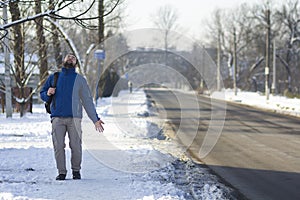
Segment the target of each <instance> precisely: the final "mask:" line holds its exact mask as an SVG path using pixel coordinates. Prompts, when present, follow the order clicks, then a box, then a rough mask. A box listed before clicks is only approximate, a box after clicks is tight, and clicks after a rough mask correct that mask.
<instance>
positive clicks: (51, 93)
mask: <svg viewBox="0 0 300 200" xmlns="http://www.w3.org/2000/svg"><path fill="white" fill-rule="evenodd" d="M54 94H55V88H52V87H50V88H49V89H48V91H47V95H48V96H51V95H54Z"/></svg>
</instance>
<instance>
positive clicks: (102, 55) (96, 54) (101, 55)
mask: <svg viewBox="0 0 300 200" xmlns="http://www.w3.org/2000/svg"><path fill="white" fill-rule="evenodd" d="M94 57H95V58H96V59H99V60H104V59H105V51H104V50H102V49H97V50H96V51H95V52H94Z"/></svg>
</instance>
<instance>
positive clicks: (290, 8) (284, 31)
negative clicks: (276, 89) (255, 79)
mask: <svg viewBox="0 0 300 200" xmlns="http://www.w3.org/2000/svg"><path fill="white" fill-rule="evenodd" d="M299 9H300V5H299V1H297V0H290V1H288V2H287V3H286V4H283V5H282V7H281V8H280V10H278V11H277V12H276V13H275V16H274V18H275V19H276V21H278V22H279V23H278V29H279V31H278V33H279V34H278V38H279V40H278V41H279V42H278V44H279V45H280V46H279V48H281V49H282V50H281V51H280V50H279V52H278V53H277V54H276V56H277V57H278V59H279V60H280V62H281V63H282V65H283V66H284V68H285V70H286V73H287V80H288V91H292V82H295V84H298V82H299V78H298V77H299V69H297V67H295V66H297V59H298V60H299V58H300V57H299V56H297V55H299V52H300V12H299ZM282 41H283V42H282ZM297 79H298V80H297Z"/></svg>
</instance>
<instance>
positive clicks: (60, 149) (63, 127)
mask: <svg viewBox="0 0 300 200" xmlns="http://www.w3.org/2000/svg"><path fill="white" fill-rule="evenodd" d="M51 122H52V141H53V147H54V154H55V160H56V167H57V170H58V173H59V174H67V169H66V155H65V147H66V144H65V137H66V133H68V137H69V141H70V143H69V146H70V149H71V167H72V170H73V171H79V170H80V169H81V160H82V130H81V119H80V118H63V117H53V118H52V119H51Z"/></svg>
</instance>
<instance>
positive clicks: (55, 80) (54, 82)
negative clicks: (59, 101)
mask: <svg viewBox="0 0 300 200" xmlns="http://www.w3.org/2000/svg"><path fill="white" fill-rule="evenodd" d="M58 75H59V72H55V73H54V78H53V87H54V88H56V84H57V79H58Z"/></svg>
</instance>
